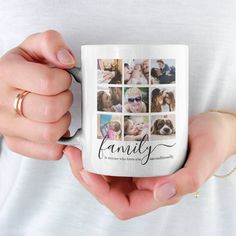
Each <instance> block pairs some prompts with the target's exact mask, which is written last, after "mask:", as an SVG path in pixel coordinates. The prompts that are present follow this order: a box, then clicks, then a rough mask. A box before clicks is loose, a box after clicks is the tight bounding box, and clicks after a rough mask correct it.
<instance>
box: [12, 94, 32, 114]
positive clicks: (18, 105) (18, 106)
mask: <svg viewBox="0 0 236 236" xmlns="http://www.w3.org/2000/svg"><path fill="white" fill-rule="evenodd" d="M29 93H30V92H28V91H23V92H22V93H18V94H17V96H16V98H15V101H14V110H15V112H16V113H17V114H18V115H20V116H23V117H25V116H24V113H23V101H24V99H25V97H26V95H28V94H29Z"/></svg>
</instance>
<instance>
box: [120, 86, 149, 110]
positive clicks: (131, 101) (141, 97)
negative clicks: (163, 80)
mask: <svg viewBox="0 0 236 236" xmlns="http://www.w3.org/2000/svg"><path fill="white" fill-rule="evenodd" d="M124 100H125V104H124V111H125V112H129V113H145V112H148V104H149V103H148V88H137V87H131V88H125V96H124Z"/></svg>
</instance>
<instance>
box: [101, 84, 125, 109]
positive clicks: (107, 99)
mask: <svg viewBox="0 0 236 236" xmlns="http://www.w3.org/2000/svg"><path fill="white" fill-rule="evenodd" d="M97 111H103V112H122V88H121V87H100V86H99V87H98V89H97Z"/></svg>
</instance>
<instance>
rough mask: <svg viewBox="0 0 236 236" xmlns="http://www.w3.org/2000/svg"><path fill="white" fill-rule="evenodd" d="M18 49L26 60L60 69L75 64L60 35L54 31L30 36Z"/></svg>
mask: <svg viewBox="0 0 236 236" xmlns="http://www.w3.org/2000/svg"><path fill="white" fill-rule="evenodd" d="M19 47H20V49H22V50H23V53H24V55H23V56H24V57H25V58H26V59H28V60H33V61H35V60H36V61H39V62H41V63H46V64H49V65H51V64H52V65H54V66H56V67H58V68H62V69H63V68H71V67H73V66H75V63H76V60H75V57H74V55H73V53H72V52H71V50H70V49H69V47H68V46H67V45H66V43H65V41H64V39H63V38H62V36H61V34H60V33H59V32H57V31H55V30H48V31H45V32H42V33H36V34H32V35H30V36H29V37H28V38H26V39H25V40H24V41H23V42H22V43H21V44H20V45H19ZM25 54H26V55H25Z"/></svg>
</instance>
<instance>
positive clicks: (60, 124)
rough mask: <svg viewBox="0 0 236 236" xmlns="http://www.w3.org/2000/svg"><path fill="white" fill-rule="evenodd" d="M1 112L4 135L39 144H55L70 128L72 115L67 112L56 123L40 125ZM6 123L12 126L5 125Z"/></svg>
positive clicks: (0, 119) (7, 112)
mask: <svg viewBox="0 0 236 236" xmlns="http://www.w3.org/2000/svg"><path fill="white" fill-rule="evenodd" d="M4 109H5V108H2V112H0V130H1V133H2V134H3V135H7V136H11V137H18V138H23V139H26V140H29V141H32V142H37V143H55V142H56V141H57V140H59V138H60V137H62V136H63V135H64V134H65V133H66V131H67V130H68V128H69V125H70V121H71V115H70V113H69V112H67V113H66V114H65V115H64V116H63V117H62V118H61V119H60V120H58V121H57V122H54V123H39V122H34V121H31V120H29V119H27V118H25V117H22V116H16V115H15V114H13V113H9V111H8V110H5V111H3V110H4ZM6 123H8V124H10V125H5V124H6Z"/></svg>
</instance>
